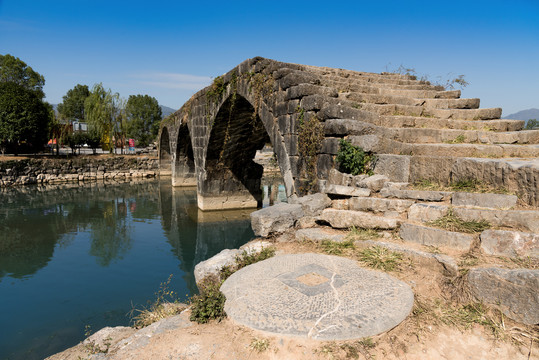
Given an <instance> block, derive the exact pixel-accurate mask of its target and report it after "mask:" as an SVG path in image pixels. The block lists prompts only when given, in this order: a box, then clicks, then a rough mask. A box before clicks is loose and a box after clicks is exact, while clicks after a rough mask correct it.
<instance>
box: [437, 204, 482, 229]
mask: <svg viewBox="0 0 539 360" xmlns="http://www.w3.org/2000/svg"><path fill="white" fill-rule="evenodd" d="M427 225H432V226H435V227H438V228H441V229H444V230H448V231H457V232H463V233H469V234H475V233H480V232H482V231H484V230H487V229H489V228H490V223H489V222H488V221H486V220H481V221H475V220H471V221H464V220H462V219H461V218H459V217H458V216H456V215H455V214H454V213H453V209H451V208H450V209H449V211H448V212H447V214H446V215H445V216H443V217H441V218H439V219H436V220H433V221H429V222H428V223H427Z"/></svg>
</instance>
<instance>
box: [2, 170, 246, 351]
mask: <svg viewBox="0 0 539 360" xmlns="http://www.w3.org/2000/svg"><path fill="white" fill-rule="evenodd" d="M169 181H170V180H168V181H163V182H159V181H158V180H154V181H140V182H138V183H124V184H96V183H94V184H89V185H88V184H87V185H86V186H82V187H79V186H78V185H60V186H55V187H51V186H48V187H38V186H26V187H20V188H10V189H0V196H1V198H2V202H0V308H2V309H3V315H2V325H3V328H4V329H9V330H7V331H6V332H4V335H3V336H2V337H0V359H42V358H44V357H46V356H48V355H50V354H52V353H55V352H58V351H62V350H64V349H65V348H67V347H70V346H73V345H75V344H77V343H78V342H79V341H81V340H82V339H83V338H84V328H85V325H91V327H92V329H94V330H97V329H99V328H101V327H104V326H117V325H127V324H128V323H129V318H128V317H127V316H126V314H127V313H128V312H129V310H131V308H132V304H135V306H138V307H139V308H140V307H141V306H143V305H144V304H145V303H146V300H148V299H152V297H153V296H154V293H155V292H156V291H157V290H158V287H159V283H161V282H163V281H164V280H166V278H167V277H168V276H169V275H170V274H173V275H174V277H173V283H172V284H171V285H172V287H171V290H174V291H175V292H176V293H178V294H181V295H183V294H187V295H191V294H193V293H195V292H196V291H197V288H196V284H195V280H194V275H193V270H194V267H195V265H196V264H197V263H198V262H200V261H203V260H205V259H207V258H209V257H211V256H213V255H215V254H217V253H218V252H220V251H221V250H222V249H224V248H237V247H239V246H241V245H242V244H244V243H246V242H247V241H249V240H250V239H252V238H253V237H254V236H253V232H252V230H251V227H250V222H249V213H250V211H221V212H201V211H199V210H198V208H197V206H196V189H186V188H173V187H172V186H171V185H170V182H169ZM137 304H143V305H140V306H139V305H137Z"/></svg>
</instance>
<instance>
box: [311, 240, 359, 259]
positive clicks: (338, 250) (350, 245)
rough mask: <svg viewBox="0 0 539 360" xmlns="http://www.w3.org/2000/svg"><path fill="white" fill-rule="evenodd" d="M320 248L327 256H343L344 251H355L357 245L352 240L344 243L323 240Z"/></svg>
mask: <svg viewBox="0 0 539 360" xmlns="http://www.w3.org/2000/svg"><path fill="white" fill-rule="evenodd" d="M320 248H321V249H322V251H324V252H325V253H326V254H329V255H341V254H342V253H343V251H344V250H346V249H352V250H353V249H355V245H354V241H353V240H352V239H348V240H346V241H342V242H337V241H331V240H322V242H321V243H320Z"/></svg>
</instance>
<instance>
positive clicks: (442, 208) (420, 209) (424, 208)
mask: <svg viewBox="0 0 539 360" xmlns="http://www.w3.org/2000/svg"><path fill="white" fill-rule="evenodd" d="M448 211H449V207H448V206H446V205H435V204H422V203H417V204H413V205H412V206H410V209H409V210H408V219H409V220H412V221H418V222H428V221H434V220H437V219H439V218H441V217H443V216H445V215H447V213H448Z"/></svg>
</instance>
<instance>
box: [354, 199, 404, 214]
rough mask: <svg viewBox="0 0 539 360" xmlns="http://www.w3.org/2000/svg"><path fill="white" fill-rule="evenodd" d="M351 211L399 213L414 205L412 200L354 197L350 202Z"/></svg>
mask: <svg viewBox="0 0 539 360" xmlns="http://www.w3.org/2000/svg"><path fill="white" fill-rule="evenodd" d="M348 201H349V206H350V210H359V211H375V212H386V211H397V212H404V211H406V210H407V209H408V208H409V207H410V206H412V204H413V203H414V202H413V201H411V200H402V199H380V198H373V197H353V198H350V199H349V200H348Z"/></svg>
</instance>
